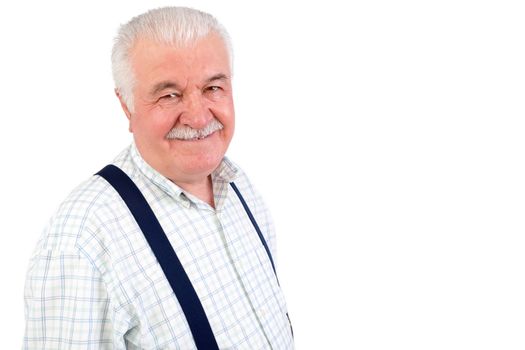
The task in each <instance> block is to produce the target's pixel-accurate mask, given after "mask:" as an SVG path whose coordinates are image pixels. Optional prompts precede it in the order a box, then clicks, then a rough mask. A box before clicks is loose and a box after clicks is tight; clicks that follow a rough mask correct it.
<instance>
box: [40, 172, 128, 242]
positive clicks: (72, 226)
mask: <svg viewBox="0 0 525 350" xmlns="http://www.w3.org/2000/svg"><path fill="white" fill-rule="evenodd" d="M117 196H118V193H117V192H116V191H114V190H113V188H112V187H111V185H110V184H109V183H107V182H106V181H105V180H104V179H103V178H101V177H100V176H91V177H90V178H89V179H87V180H86V181H84V182H82V183H81V184H80V185H78V186H77V187H76V188H75V189H73V191H71V193H70V194H69V195H68V196H67V197H66V198H65V200H64V201H63V202H62V203H61V204H60V206H59V208H58V210H57V211H56V213H55V214H54V215H53V217H52V218H51V219H50V221H49V223H48V225H47V227H46V228H45V230H44V232H43V233H42V236H41V239H40V241H39V243H38V247H37V248H40V249H44V250H57V251H76V250H77V249H78V246H79V242H80V240H82V239H84V240H85V239H86V238H87V237H86V236H90V235H94V234H95V233H96V232H97V231H100V227H102V226H103V225H104V222H105V221H107V220H110V219H111V217H113V216H114V214H113V212H112V209H111V206H112V205H114V203H115V202H116V199H117Z"/></svg>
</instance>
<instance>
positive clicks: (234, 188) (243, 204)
mask: <svg viewBox="0 0 525 350" xmlns="http://www.w3.org/2000/svg"><path fill="white" fill-rule="evenodd" d="M230 185H231V187H232V188H233V190H234V191H235V193H237V197H239V200H240V201H241V203H242V206H243V207H244V210H245V211H246V214H248V217H249V218H250V221H251V222H252V225H253V227H255V231H257V234H258V235H259V239H260V240H261V243H262V245H263V246H264V249H266V254H268V257H269V258H270V262H271V263H272V268H273V272H274V273H275V277H276V278H277V272H276V271H275V265H274V263H273V259H272V254H271V253H270V249H269V248H268V244H266V240H265V239H264V236H263V234H262V232H261V229H260V228H259V225H257V221H255V218H254V217H253V215H252V212H251V211H250V208H249V207H248V204H246V201H245V200H244V198H243V197H242V194H241V192H240V191H239V189H238V188H237V186H236V185H235V183H233V182H230ZM277 283H279V280H277Z"/></svg>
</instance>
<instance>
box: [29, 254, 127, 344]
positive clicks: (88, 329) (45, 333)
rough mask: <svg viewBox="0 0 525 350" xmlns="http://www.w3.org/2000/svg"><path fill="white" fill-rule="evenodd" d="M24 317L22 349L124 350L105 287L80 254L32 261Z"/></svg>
mask: <svg viewBox="0 0 525 350" xmlns="http://www.w3.org/2000/svg"><path fill="white" fill-rule="evenodd" d="M25 312H26V315H25V316H26V317H25V318H26V328H25V336H24V346H23V349H27V350H29V349H39V350H41V349H125V348H126V347H125V343H124V340H123V337H122V336H119V335H117V334H116V332H115V317H114V313H113V311H112V305H111V302H110V298H109V296H108V292H107V288H106V285H105V283H104V281H103V279H102V277H101V275H100V273H99V272H98V270H96V268H94V266H92V265H91V264H90V262H89V261H88V260H87V259H86V258H84V257H83V256H82V255H81V254H79V253H78V252H55V251H52V250H47V251H46V250H44V251H41V252H39V253H37V254H36V255H35V256H34V257H33V259H32V262H31V266H30V268H29V271H28V274H27V279H26V286H25ZM119 339H120V340H119Z"/></svg>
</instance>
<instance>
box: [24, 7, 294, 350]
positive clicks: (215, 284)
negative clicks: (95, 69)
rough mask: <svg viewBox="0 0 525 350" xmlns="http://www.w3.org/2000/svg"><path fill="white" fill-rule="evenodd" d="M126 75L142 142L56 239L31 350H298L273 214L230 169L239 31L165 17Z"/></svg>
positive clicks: (72, 200) (60, 215)
mask: <svg viewBox="0 0 525 350" xmlns="http://www.w3.org/2000/svg"><path fill="white" fill-rule="evenodd" d="M112 63H113V74H114V79H115V84H116V89H115V91H116V94H117V96H118V98H119V100H120V103H121V106H122V109H123V110H124V112H125V114H126V116H127V118H128V120H129V130H130V131H131V132H132V133H133V143H132V144H131V145H130V146H129V147H128V148H127V149H125V150H124V151H123V152H122V153H121V154H120V155H118V156H117V158H116V159H115V160H114V161H113V163H112V164H111V165H109V166H106V167H105V168H103V169H102V170H101V171H100V172H98V173H97V174H96V175H95V176H92V177H90V178H89V179H88V180H87V181H85V182H84V183H83V184H81V185H80V186H79V187H77V188H76V189H75V190H74V191H73V192H72V193H71V194H70V195H69V197H68V198H67V199H66V200H65V201H64V202H63V203H62V205H61V206H60V208H59V210H58V212H57V213H56V214H55V216H54V217H53V218H52V219H51V222H50V223H49V225H48V227H47V228H46V230H45V231H44V233H43V235H42V237H41V239H40V241H39V243H38V245H37V248H36V250H35V253H34V256H33V258H32V260H31V263H30V267H29V271H28V275H27V281H26V292H25V297H26V332H25V338H24V348H25V349H250V350H253V349H291V348H293V339H292V330H291V325H290V322H289V318H288V313H287V309H286V304H285V300H284V297H283V294H282V292H281V289H280V287H279V282H278V280H277V277H276V275H275V268H274V266H273V260H272V254H273V253H274V246H275V237H274V231H273V227H272V223H271V221H270V216H269V213H268V210H267V209H266V207H265V205H264V203H263V201H262V200H261V198H260V196H259V195H258V194H257V193H256V192H255V190H254V188H253V187H252V185H251V183H250V182H249V180H248V179H247V178H246V176H245V175H244V173H243V172H242V171H241V170H240V169H239V168H238V167H237V166H236V165H235V164H233V163H232V162H231V161H230V160H228V159H227V158H225V157H224V154H225V152H226V150H227V148H228V145H229V143H230V140H231V138H232V136H233V131H234V108H233V99H232V85H231V75H232V70H231V64H232V62H231V45H230V41H229V37H228V35H227V33H226V31H225V30H224V28H223V27H222V26H221V25H220V24H219V23H218V22H217V21H216V19H215V18H213V17H212V16H211V15H209V14H206V13H203V12H200V11H197V10H193V9H188V8H180V7H169V8H160V9H156V10H152V11H149V12H146V13H144V14H142V15H140V16H137V17H135V18H133V19H132V20H131V21H130V22H128V23H127V24H125V25H123V26H122V27H121V29H120V32H119V33H118V35H117V38H116V40H115V44H114V48H113V54H112Z"/></svg>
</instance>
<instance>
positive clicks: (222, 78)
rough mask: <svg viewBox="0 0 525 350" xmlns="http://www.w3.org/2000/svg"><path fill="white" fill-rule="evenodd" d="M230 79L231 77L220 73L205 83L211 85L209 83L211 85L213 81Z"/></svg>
mask: <svg viewBox="0 0 525 350" xmlns="http://www.w3.org/2000/svg"><path fill="white" fill-rule="evenodd" d="M228 79H229V77H228V76H227V75H226V74H224V73H219V74H215V75H213V76H212V77H210V78H208V79H206V80H205V83H206V84H209V83H211V82H212V81H215V80H228Z"/></svg>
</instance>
